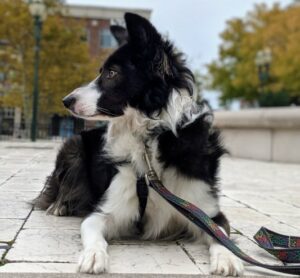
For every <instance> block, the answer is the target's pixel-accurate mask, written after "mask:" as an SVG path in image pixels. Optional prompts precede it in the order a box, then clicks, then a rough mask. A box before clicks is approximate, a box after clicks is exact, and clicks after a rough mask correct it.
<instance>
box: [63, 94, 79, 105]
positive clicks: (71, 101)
mask: <svg viewBox="0 0 300 278" xmlns="http://www.w3.org/2000/svg"><path fill="white" fill-rule="evenodd" d="M75 101H76V98H75V97H71V96H70V97H65V98H64V99H63V100H62V102H63V104H64V106H65V107H66V108H72V106H73V105H74V103H75Z"/></svg>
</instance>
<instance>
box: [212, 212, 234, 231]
mask: <svg viewBox="0 0 300 278" xmlns="http://www.w3.org/2000/svg"><path fill="white" fill-rule="evenodd" d="M212 220H213V221H214V222H215V223H216V224H218V226H220V227H222V228H223V229H224V230H225V232H226V233H227V235H230V225H229V222H228V220H227V218H226V216H225V215H224V214H223V213H222V212H219V213H218V214H217V215H216V216H215V217H213V218H212Z"/></svg>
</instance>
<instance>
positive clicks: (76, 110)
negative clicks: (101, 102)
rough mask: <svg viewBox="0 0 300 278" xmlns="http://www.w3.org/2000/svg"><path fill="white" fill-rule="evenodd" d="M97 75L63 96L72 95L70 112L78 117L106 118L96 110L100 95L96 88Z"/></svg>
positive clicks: (90, 118)
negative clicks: (73, 99) (72, 104)
mask: <svg viewBox="0 0 300 278" xmlns="http://www.w3.org/2000/svg"><path fill="white" fill-rule="evenodd" d="M97 79H98V77H97V78H96V79H95V80H93V81H92V82H90V83H89V84H88V85H86V86H82V87H79V88H77V89H75V90H74V91H73V92H71V93H70V94H69V95H67V96H66V97H65V98H66V99H67V98H69V97H74V98H75V99H76V102H75V105H74V107H73V109H71V110H70V112H71V113H72V114H73V115H74V116H76V117H79V118H83V119H89V120H107V117H106V116H103V115H99V113H98V111H97V101H98V99H99V98H100V97H101V92H100V91H99V90H98V88H97V84H96V82H97Z"/></svg>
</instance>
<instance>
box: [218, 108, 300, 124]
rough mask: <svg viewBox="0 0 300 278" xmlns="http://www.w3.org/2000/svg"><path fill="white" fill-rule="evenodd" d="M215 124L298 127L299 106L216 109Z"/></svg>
mask: <svg viewBox="0 0 300 278" xmlns="http://www.w3.org/2000/svg"><path fill="white" fill-rule="evenodd" d="M215 126H217V127H219V128H221V129H222V128H268V129H293V128H297V129H300V108H298V107H280V108H261V109H247V110H241V111H216V112H215Z"/></svg>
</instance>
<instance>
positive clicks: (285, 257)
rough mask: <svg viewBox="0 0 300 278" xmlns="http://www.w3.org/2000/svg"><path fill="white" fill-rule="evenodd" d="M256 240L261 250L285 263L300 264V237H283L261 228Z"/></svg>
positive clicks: (255, 237) (255, 236)
mask: <svg viewBox="0 0 300 278" xmlns="http://www.w3.org/2000/svg"><path fill="white" fill-rule="evenodd" d="M254 239H255V240H256V242H257V243H258V245H259V246H260V247H261V248H263V249H265V250H266V251H268V252H269V253H270V254H271V255H273V256H275V257H276V258H277V259H279V260H280V261H282V262H283V263H294V264H295V263H298V264H299V263H300V237H296V236H286V235H281V234H278V233H275V232H273V231H271V230H269V229H267V228H265V227H261V228H260V229H259V231H258V232H257V233H256V234H255V235H254Z"/></svg>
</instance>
